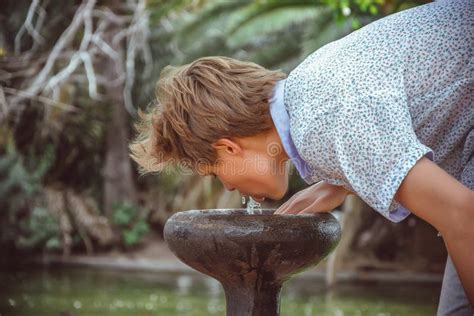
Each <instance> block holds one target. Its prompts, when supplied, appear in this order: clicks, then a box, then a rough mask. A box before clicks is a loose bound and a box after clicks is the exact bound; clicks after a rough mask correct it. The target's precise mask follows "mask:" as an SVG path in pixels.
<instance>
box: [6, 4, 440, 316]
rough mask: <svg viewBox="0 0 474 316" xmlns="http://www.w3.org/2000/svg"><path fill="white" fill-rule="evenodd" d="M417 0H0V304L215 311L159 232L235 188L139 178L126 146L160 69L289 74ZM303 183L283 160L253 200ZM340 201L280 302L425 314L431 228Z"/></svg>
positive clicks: (37, 310)
mask: <svg viewBox="0 0 474 316" xmlns="http://www.w3.org/2000/svg"><path fill="white" fill-rule="evenodd" d="M426 2H427V1H421V0H420V1H405V0H320V1H316V0H300V1H298V0H294V1H291V0H258V1H248V0H236V1H231V0H219V1H211V0H195V1H189V0H173V1H166V0H148V1H146V0H103V1H98V0H84V1H78V0H62V1H55V0H33V1H26V0H1V1H0V252H1V253H0V262H1V265H2V270H1V272H0V315H2V316H3V315H93V314H94V313H99V312H100V313H102V314H103V315H112V313H113V314H114V315H119V314H120V315H121V314H123V315H208V314H220V315H222V314H223V313H224V312H223V311H224V307H225V302H224V300H223V294H222V289H221V288H220V285H219V284H218V283H216V282H214V281H213V280H210V279H207V278H205V277H203V276H201V275H199V274H197V273H194V272H192V271H190V270H189V269H187V268H186V267H184V266H182V265H180V264H179V262H177V260H176V258H174V256H173V254H172V253H171V252H170V251H169V250H168V249H167V247H166V245H165V244H164V242H163V238H162V229H163V226H164V223H165V221H166V220H167V218H168V217H169V216H170V215H172V214H173V213H174V212H177V211H182V210H189V209H202V208H234V207H242V206H241V197H240V196H239V194H238V192H236V191H233V192H229V191H226V190H225V189H224V188H223V186H222V185H221V184H220V182H219V181H218V180H215V179H213V178H212V177H205V178H201V177H198V176H195V175H193V174H190V173H186V172H184V173H183V172H178V171H177V170H176V171H172V170H171V171H168V172H165V173H162V174H160V175H152V176H144V177H140V176H139V175H138V173H137V169H136V165H135V164H133V163H132V162H131V160H130V158H129V156H128V143H129V141H130V139H131V138H133V135H134V129H133V122H134V120H135V119H136V118H137V111H138V109H142V110H145V109H147V107H148V106H149V105H150V104H151V102H152V101H153V99H154V85H155V83H156V81H157V79H158V77H159V73H160V71H161V70H162V68H163V67H164V66H166V65H169V64H172V65H181V64H184V63H188V62H191V61H193V60H195V59H196V58H199V57H201V56H210V55H223V56H230V57H233V58H237V59H241V60H248V61H253V62H256V63H258V64H261V65H263V66H265V67H266V68H269V69H281V70H283V71H285V72H286V73H289V72H290V71H291V70H292V69H293V68H294V67H295V66H296V65H298V63H300V62H301V61H302V60H303V59H304V58H305V57H306V56H308V55H309V54H310V53H312V52H314V51H315V50H317V49H318V48H319V47H321V46H323V45H325V44H327V43H329V42H331V41H334V40H337V39H338V38H341V37H343V36H345V35H347V34H349V33H351V32H353V31H355V30H357V29H358V28H360V27H363V26H364V25H366V24H368V23H370V22H371V21H374V20H377V19H379V18H382V17H383V16H386V15H389V14H392V13H395V12H398V11H402V10H405V9H407V8H411V7H414V6H417V5H422V4H424V3H426ZM387 36H390V34H387ZM305 187H306V185H305V183H304V182H303V181H302V180H301V179H300V178H299V176H298V174H297V172H296V171H295V169H292V172H291V179H290V190H289V191H288V193H287V195H286V197H285V199H284V200H282V201H266V202H265V203H264V204H263V206H264V207H270V208H276V207H278V206H279V205H280V204H281V203H283V202H284V201H285V200H286V199H288V198H289V197H291V196H292V195H293V194H294V193H296V192H298V191H299V190H301V189H303V188H305ZM340 210H341V211H342V214H343V217H342V223H343V226H344V231H343V237H342V240H341V242H340V244H339V246H338V248H337V250H336V251H335V252H334V253H333V254H332V255H331V257H330V258H329V259H328V260H326V261H325V262H324V263H323V264H322V265H321V266H320V267H318V268H317V269H315V270H314V271H310V272H308V274H307V276H308V277H307V278H300V279H297V280H294V281H291V282H290V284H288V286H287V287H286V288H285V290H284V293H283V304H282V314H283V315H285V314H289V313H296V314H297V315H313V314H318V315H433V314H434V313H435V310H436V304H437V300H438V292H439V287H440V281H441V273H442V271H443V268H444V263H445V259H446V250H445V248H444V244H443V241H442V239H441V238H439V237H437V236H436V234H437V232H436V231H435V230H434V229H433V228H432V227H431V226H429V225H428V224H426V223H424V222H423V221H421V220H420V219H418V218H416V217H415V216H413V215H411V216H410V217H409V218H408V219H406V220H405V221H403V222H402V223H399V224H393V223H390V222H389V221H387V220H385V219H384V218H382V217H381V216H380V215H378V214H377V213H376V212H374V211H372V210H371V209H370V208H369V207H368V206H367V205H365V204H364V203H363V202H362V201H360V200H358V199H356V198H351V199H348V200H347V201H346V202H345V203H344V205H342V206H341V207H340ZM78 267H79V269H78ZM125 271H127V272H125ZM130 271H133V273H132V272H130ZM329 287H330V288H331V290H329Z"/></svg>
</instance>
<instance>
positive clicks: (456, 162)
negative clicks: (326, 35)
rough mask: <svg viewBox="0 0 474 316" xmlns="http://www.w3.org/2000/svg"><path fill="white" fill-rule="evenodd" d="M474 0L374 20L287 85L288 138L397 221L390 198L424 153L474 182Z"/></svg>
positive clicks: (316, 173) (322, 173)
mask: <svg viewBox="0 0 474 316" xmlns="http://www.w3.org/2000/svg"><path fill="white" fill-rule="evenodd" d="M473 49H474V1H472V0H452V1H439V2H434V3H430V4H426V5H422V6H419V7H416V8H413V9H409V10H405V11H402V12H399V13H397V14H393V15H390V16H388V17H385V18H383V19H380V20H378V21H375V22H373V23H371V24H369V25H367V26H365V27H363V28H361V29H360V30H357V31H355V32H353V33H351V34H349V35H348V36H346V37H344V38H342V39H340V40H338V41H335V42H332V43H330V44H328V45H326V46H323V47H322V48H320V49H319V50H317V51H316V52H314V53H313V54H311V55H310V56H308V57H307V58H306V59H305V60H304V61H303V62H302V63H301V64H300V65H298V66H297V67H296V68H295V69H294V70H293V71H291V73H290V74H289V75H288V78H287V79H286V81H285V84H284V94H283V95H284V106H285V108H286V110H287V113H288V117H289V124H290V133H291V138H290V139H292V141H293V142H294V145H295V147H296V149H297V150H298V153H299V156H301V158H302V159H303V160H304V161H305V162H306V164H307V165H308V167H309V171H310V177H309V180H306V181H307V182H308V183H315V182H318V181H320V180H325V181H327V182H329V183H332V184H336V185H343V186H345V187H346V188H348V189H350V190H352V191H354V192H356V193H357V194H358V195H359V196H360V197H361V198H362V199H363V200H364V201H366V202H367V203H368V204H369V205H370V206H371V207H373V208H374V209H375V210H377V211H378V212H380V213H381V214H382V215H383V216H385V217H387V218H388V219H390V220H392V221H395V222H398V221H401V220H402V219H404V218H405V217H406V216H407V215H409V212H408V211H407V210H405V209H403V208H401V207H400V205H398V204H397V203H396V202H395V201H394V195H395V193H396V191H397V189H398V188H399V186H400V184H401V182H402V181H403V179H404V178H405V176H406V175H407V173H408V172H409V170H410V169H411V168H412V167H413V166H414V164H415V163H416V162H417V161H418V160H419V159H420V158H421V157H423V156H426V155H428V157H429V158H430V159H432V160H434V162H436V163H437V164H438V165H439V166H441V167H442V168H443V169H445V170H446V171H447V172H449V173H450V174H451V175H453V176H454V177H456V178H457V179H460V180H461V181H463V182H464V183H465V184H466V185H468V186H470V187H471V189H473V188H474V185H473V183H474V165H473V164H474V162H473V151H474V132H473V126H474V54H473Z"/></svg>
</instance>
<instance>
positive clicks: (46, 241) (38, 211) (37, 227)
mask: <svg viewBox="0 0 474 316" xmlns="http://www.w3.org/2000/svg"><path fill="white" fill-rule="evenodd" d="M19 226H20V231H21V234H20V236H19V238H18V239H17V241H16V242H15V245H16V247H17V248H18V249H20V250H28V249H35V248H43V247H44V248H46V249H47V250H59V249H61V242H60V238H61V231H60V229H59V222H58V219H57V218H55V217H54V216H53V215H51V213H50V212H49V211H48V210H47V209H44V208H41V207H35V208H34V209H33V210H32V211H31V214H29V216H27V217H26V218H25V219H24V220H22V221H20V223H19Z"/></svg>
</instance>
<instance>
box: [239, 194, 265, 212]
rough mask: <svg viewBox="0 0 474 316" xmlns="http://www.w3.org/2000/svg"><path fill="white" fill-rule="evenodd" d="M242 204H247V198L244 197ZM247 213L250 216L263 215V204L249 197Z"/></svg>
mask: <svg viewBox="0 0 474 316" xmlns="http://www.w3.org/2000/svg"><path fill="white" fill-rule="evenodd" d="M242 204H245V196H242ZM247 213H249V214H250V215H255V214H262V204H260V203H259V202H257V201H255V200H254V199H252V197H251V196H249V201H248V203H247Z"/></svg>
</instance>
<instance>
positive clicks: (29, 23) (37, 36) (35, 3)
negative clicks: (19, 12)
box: [14, 0, 44, 54]
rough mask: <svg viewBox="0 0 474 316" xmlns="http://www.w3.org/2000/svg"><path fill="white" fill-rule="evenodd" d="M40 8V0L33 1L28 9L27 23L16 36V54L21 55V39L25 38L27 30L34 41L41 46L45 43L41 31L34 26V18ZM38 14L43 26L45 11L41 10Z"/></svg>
mask: <svg viewBox="0 0 474 316" xmlns="http://www.w3.org/2000/svg"><path fill="white" fill-rule="evenodd" d="M38 6H39V0H33V1H32V2H31V5H30V7H29V8H28V13H27V14H26V19H25V22H24V23H23V25H22V26H21V28H20V30H19V31H18V33H17V35H16V36H15V49H14V50H15V54H19V53H20V51H21V38H22V37H23V34H24V33H25V30H26V31H28V33H29V34H30V35H31V37H32V38H33V40H34V41H36V42H38V43H40V44H43V43H44V38H43V36H41V34H40V33H39V31H38V30H37V29H36V28H35V27H34V26H33V18H34V16H35V12H36V8H37V7H38ZM38 14H39V17H38V20H40V19H41V24H42V21H43V20H44V10H43V11H41V10H40V11H39V13H38ZM41 14H43V17H41Z"/></svg>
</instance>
